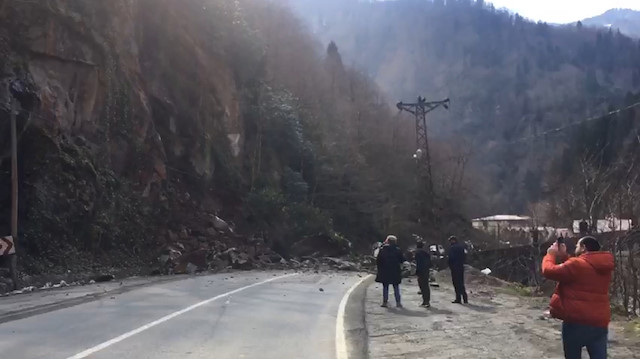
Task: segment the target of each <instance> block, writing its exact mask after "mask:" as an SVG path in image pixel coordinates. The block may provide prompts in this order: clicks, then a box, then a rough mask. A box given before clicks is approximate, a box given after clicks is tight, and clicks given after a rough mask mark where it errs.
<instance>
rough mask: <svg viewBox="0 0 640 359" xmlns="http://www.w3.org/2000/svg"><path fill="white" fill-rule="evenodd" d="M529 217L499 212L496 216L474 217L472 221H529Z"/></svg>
mask: <svg viewBox="0 0 640 359" xmlns="http://www.w3.org/2000/svg"><path fill="white" fill-rule="evenodd" d="M530 220H531V217H527V216H516V215H512V214H499V215H496V216H489V217H483V218H476V219H474V220H473V221H478V222H480V221H530Z"/></svg>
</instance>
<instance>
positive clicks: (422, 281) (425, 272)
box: [415, 241, 431, 308]
mask: <svg viewBox="0 0 640 359" xmlns="http://www.w3.org/2000/svg"><path fill="white" fill-rule="evenodd" d="M417 247H418V249H417V250H416V254H415V257H416V275H417V276H418V286H420V293H421V294H422V304H421V306H423V307H426V308H429V307H431V304H430V301H431V288H429V271H430V270H431V254H430V253H429V252H427V251H426V250H424V242H422V241H420V242H418V244H417Z"/></svg>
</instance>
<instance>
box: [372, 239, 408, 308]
mask: <svg viewBox="0 0 640 359" xmlns="http://www.w3.org/2000/svg"><path fill="white" fill-rule="evenodd" d="M404 262H405V259H404V255H403V254H402V250H400V247H398V238H396V236H388V237H387V240H386V241H385V244H384V245H383V246H382V248H381V249H380V252H379V253H378V257H377V258H376V265H377V267H378V274H377V275H376V282H378V283H382V307H385V308H386V307H387V306H388V302H389V285H393V294H394V296H395V298H396V306H397V307H398V308H402V302H401V300H400V282H402V263H404Z"/></svg>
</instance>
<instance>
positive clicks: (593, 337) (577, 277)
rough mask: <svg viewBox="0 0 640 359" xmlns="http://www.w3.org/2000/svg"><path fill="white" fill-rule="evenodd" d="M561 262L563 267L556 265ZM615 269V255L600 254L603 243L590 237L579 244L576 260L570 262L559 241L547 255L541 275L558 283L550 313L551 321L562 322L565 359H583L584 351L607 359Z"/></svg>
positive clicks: (564, 247)
mask: <svg viewBox="0 0 640 359" xmlns="http://www.w3.org/2000/svg"><path fill="white" fill-rule="evenodd" d="M558 261H560V262H561V264H556V263H557V262H558ZM613 269H614V259H613V255H612V254H611V253H609V252H604V251H601V250H600V243H598V241H597V240H596V239H595V238H593V237H590V236H587V237H584V238H582V239H580V241H578V244H577V245H576V252H575V257H573V258H568V255H567V247H566V245H565V244H564V243H563V241H560V240H558V241H557V242H556V243H554V244H553V245H552V246H551V247H550V248H549V250H548V251H547V255H546V256H545V257H544V259H543V261H542V275H543V276H544V277H545V278H547V279H551V280H554V281H556V282H558V284H557V285H556V290H555V293H553V296H552V297H551V303H550V307H551V310H550V312H551V316H552V317H554V318H557V319H561V320H562V321H563V322H562V344H563V347H564V355H565V358H567V359H574V358H580V357H581V353H582V348H584V347H587V351H588V352H589V356H590V358H591V359H605V358H606V357H607V336H608V327H609V321H610V320H611V308H610V304H609V284H610V283H611V276H612V273H613Z"/></svg>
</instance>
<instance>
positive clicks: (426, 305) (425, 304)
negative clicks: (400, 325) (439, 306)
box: [420, 303, 431, 308]
mask: <svg viewBox="0 0 640 359" xmlns="http://www.w3.org/2000/svg"><path fill="white" fill-rule="evenodd" d="M420 306H421V307H425V308H431V304H429V303H422V304H420Z"/></svg>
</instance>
